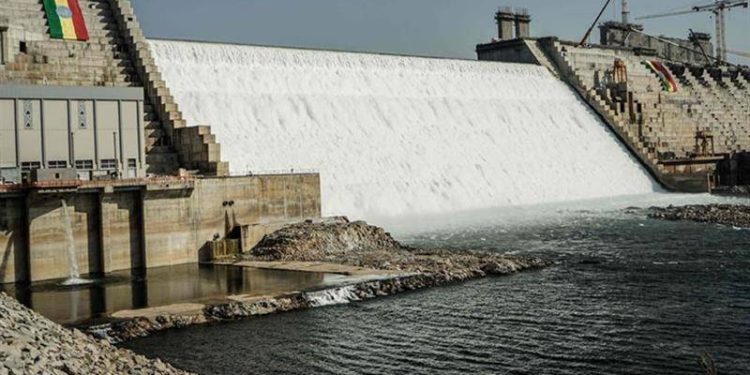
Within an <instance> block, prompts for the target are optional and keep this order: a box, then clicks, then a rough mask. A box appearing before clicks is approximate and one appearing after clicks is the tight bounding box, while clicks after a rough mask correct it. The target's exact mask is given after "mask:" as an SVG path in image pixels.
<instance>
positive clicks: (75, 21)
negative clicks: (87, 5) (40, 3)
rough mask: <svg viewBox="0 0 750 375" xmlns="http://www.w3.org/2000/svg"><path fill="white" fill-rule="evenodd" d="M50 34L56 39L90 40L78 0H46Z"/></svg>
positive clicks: (45, 6) (45, 5) (45, 7)
mask: <svg viewBox="0 0 750 375" xmlns="http://www.w3.org/2000/svg"><path fill="white" fill-rule="evenodd" d="M44 11H45V13H47V21H48V22H49V33H50V36H51V37H52V38H54V39H67V40H82V41H85V40H89V33H88V30H87V29H86V21H85V20H84V19H83V14H82V13H81V7H80V6H79V5H78V0H44Z"/></svg>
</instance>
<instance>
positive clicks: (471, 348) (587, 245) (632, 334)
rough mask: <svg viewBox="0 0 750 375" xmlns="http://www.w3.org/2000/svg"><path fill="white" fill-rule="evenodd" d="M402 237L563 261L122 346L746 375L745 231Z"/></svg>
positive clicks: (504, 229)
mask: <svg viewBox="0 0 750 375" xmlns="http://www.w3.org/2000/svg"><path fill="white" fill-rule="evenodd" d="M403 239H405V240H407V241H408V242H410V243H412V244H417V245H430V246H431V245H439V246H454V247H460V248H470V249H482V250H491V251H498V252H512V253H519V254H534V255H539V256H544V257H547V258H550V259H553V260H555V261H556V262H557V264H556V265H555V266H553V267H550V268H548V269H545V270H542V271H538V272H529V273H523V274H519V275H515V276H511V277H503V278H487V279H482V280H478V281H472V282H467V283H464V284H459V285H454V286H450V287H445V288H436V289H430V290H425V291H419V292H413V293H407V294H402V295H398V296H393V297H387V298H382V299H378V300H374V301H369V302H363V303H355V304H350V305H343V306H337V307H330V308H321V309H315V310H308V311H299V312H293V313H288V314H282V315H277V316H269V317H263V318H259V319H252V320H247V321H243V322H238V323H232V324H225V325H218V326H207V327H194V328H189V329H185V330H177V331H171V332H167V333H164V334H160V335H157V336H154V337H151V338H147V339H143V340H138V341H135V342H132V343H129V344H128V345H127V346H128V347H129V348H132V349H134V350H136V351H137V352H140V353H144V354H146V355H149V356H158V357H161V358H164V359H166V360H168V361H170V362H171V363H173V364H175V365H176V366H178V367H182V368H185V369H188V370H192V371H196V372H199V373H203V374H236V373H250V374H253V373H255V374H268V373H288V374H310V373H335V374H361V373H365V374H368V373H369V374H382V373H414V374H464V373H507V374H571V375H572V374H703V372H702V371H701V368H700V366H699V365H698V363H697V359H698V357H699V355H700V354H701V353H703V352H706V353H710V354H711V356H713V357H714V358H715V360H716V362H717V364H718V367H719V373H720V374H749V373H750V246H748V243H749V240H750V231H747V230H736V229H735V228H731V227H723V226H717V225H705V224H697V223H689V222H662V221H654V220H648V219H646V218H645V217H644V216H643V215H630V214H625V213H622V212H619V211H618V212H560V213H558V214H555V215H551V216H548V217H547V218H546V219H545V220H519V221H518V222H517V223H513V222H507V221H503V222H502V223H497V222H493V221H492V220H487V221H486V224H485V225H479V226H474V227H464V228H453V229H441V230H439V231H434V232H421V233H419V234H412V235H405V236H403Z"/></svg>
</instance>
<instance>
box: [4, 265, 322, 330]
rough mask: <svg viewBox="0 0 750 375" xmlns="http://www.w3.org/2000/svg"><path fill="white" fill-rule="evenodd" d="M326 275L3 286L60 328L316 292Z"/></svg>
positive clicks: (188, 274)
mask: <svg viewBox="0 0 750 375" xmlns="http://www.w3.org/2000/svg"><path fill="white" fill-rule="evenodd" d="M324 279H325V275H324V274H318V273H311V272H290V271H276V270H259V269H250V268H239V267H227V266H210V265H198V264H186V265H180V266H171V267H160V268H152V269H149V270H148V272H147V273H143V274H137V275H133V274H131V272H130V271H125V272H117V273H114V274H112V275H108V276H107V279H106V280H95V282H94V283H93V284H90V285H84V286H79V287H62V286H60V285H59V283H58V282H51V283H41V284H33V285H31V286H20V285H8V284H6V285H2V286H1V288H2V289H1V290H4V291H5V292H7V293H8V294H10V295H12V296H15V297H16V298H17V299H18V300H19V301H21V302H22V303H23V304H24V305H26V306H27V307H30V308H33V309H34V310H36V311H37V312H39V313H40V314H42V315H44V316H46V317H47V318H50V319H52V320H53V321H56V322H58V323H62V324H73V325H76V324H84V325H85V324H89V323H95V322H96V321H97V319H99V318H102V317H103V316H104V315H105V314H107V313H113V312H116V311H120V310H128V309H139V308H145V307H152V306H163V305H169V304H173V303H181V302H198V301H210V300H214V299H220V298H223V297H224V296H226V295H230V294H256V295H264V294H271V293H279V292H284V291H289V290H300V289H305V288H310V287H314V286H317V285H320V284H322V283H323V282H324Z"/></svg>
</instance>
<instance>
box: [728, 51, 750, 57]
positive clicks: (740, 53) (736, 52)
mask: <svg viewBox="0 0 750 375" xmlns="http://www.w3.org/2000/svg"><path fill="white" fill-rule="evenodd" d="M727 53H728V54H730V55H736V56H742V57H746V58H748V59H750V52H740V51H732V50H731V49H728V50H727Z"/></svg>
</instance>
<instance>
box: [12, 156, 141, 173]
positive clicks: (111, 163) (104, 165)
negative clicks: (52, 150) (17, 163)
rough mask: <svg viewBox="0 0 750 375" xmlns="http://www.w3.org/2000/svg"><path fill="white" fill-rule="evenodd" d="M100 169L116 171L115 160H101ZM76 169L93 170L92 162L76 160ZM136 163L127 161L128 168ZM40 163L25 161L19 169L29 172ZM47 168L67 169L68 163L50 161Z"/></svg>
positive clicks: (133, 160)
mask: <svg viewBox="0 0 750 375" xmlns="http://www.w3.org/2000/svg"><path fill="white" fill-rule="evenodd" d="M99 165H100V168H101V169H117V159H102V160H101V162H100V164H99ZM75 166H76V169H89V170H92V169H94V161H93V160H76V165H75ZM137 166H138V161H137V160H136V159H128V168H137ZM41 168H42V163H41V162H38V161H26V162H23V163H21V169H22V170H24V171H30V170H33V169H41ZM47 168H60V169H64V168H68V162H67V161H65V160H52V161H49V162H47Z"/></svg>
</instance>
